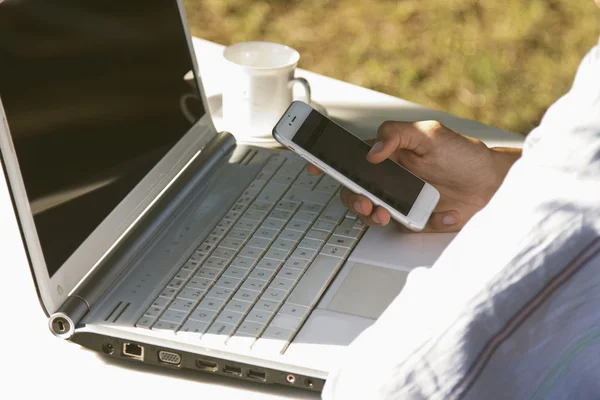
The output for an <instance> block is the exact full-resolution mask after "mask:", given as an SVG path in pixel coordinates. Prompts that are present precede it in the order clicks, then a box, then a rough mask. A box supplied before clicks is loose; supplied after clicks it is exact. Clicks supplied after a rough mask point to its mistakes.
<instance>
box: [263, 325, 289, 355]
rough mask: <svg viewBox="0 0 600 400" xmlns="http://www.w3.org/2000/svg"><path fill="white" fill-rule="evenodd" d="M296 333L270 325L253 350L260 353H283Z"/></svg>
mask: <svg viewBox="0 0 600 400" xmlns="http://www.w3.org/2000/svg"><path fill="white" fill-rule="evenodd" d="M295 334H296V332H295V331H291V330H287V329H284V328H278V327H275V326H270V327H268V328H267V329H265V331H264V332H263V334H262V335H261V337H260V338H259V339H258V340H257V341H256V342H255V343H254V344H253V345H252V352H253V353H255V354H257V355H259V354H263V355H265V356H266V355H275V354H281V353H283V351H284V350H285V349H286V348H287V346H288V344H289V343H290V341H291V340H292V338H293V337H294V335H295Z"/></svg>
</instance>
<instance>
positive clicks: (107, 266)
mask: <svg viewBox="0 0 600 400" xmlns="http://www.w3.org/2000/svg"><path fill="white" fill-rule="evenodd" d="M235 146H236V144H235V139H234V137H233V136H232V135H231V134H229V133H227V132H221V133H218V134H217V135H216V136H215V137H214V138H213V139H212V140H211V141H210V142H209V143H208V144H206V146H204V148H203V149H202V150H201V151H200V152H199V154H198V155H197V156H196V157H195V158H194V159H193V161H192V162H191V163H190V164H188V166H187V167H186V168H185V170H184V171H183V172H182V173H181V174H180V175H179V177H178V178H177V179H176V180H175V181H174V182H173V183H172V184H171V186H170V187H169V188H168V190H167V191H166V192H165V193H163V195H162V196H161V197H160V199H158V201H157V202H156V203H155V204H154V205H153V206H152V207H151V208H150V209H149V210H147V212H146V213H145V214H144V216H143V218H141V219H140V220H138V221H137V223H136V225H135V226H134V227H133V228H132V229H131V230H130V231H129V232H128V233H127V234H126V235H125V236H124V237H123V238H121V240H120V241H119V242H118V243H117V244H116V245H115V247H114V248H113V249H112V250H111V252H110V253H109V254H108V255H107V256H106V257H105V258H104V259H103V260H102V261H101V262H100V263H99V264H98V265H97V266H96V267H95V268H94V269H93V270H92V272H91V273H89V274H88V275H87V276H86V277H85V278H84V280H83V281H82V282H81V284H80V285H79V286H78V287H77V288H76V289H75V290H74V291H73V292H72V293H71V294H70V295H69V297H68V298H67V300H66V301H65V302H64V303H63V304H62V305H61V306H60V308H59V309H58V310H57V311H56V312H55V313H54V314H52V315H51V316H50V320H49V322H48V323H49V327H50V331H51V332H52V333H53V334H54V335H56V336H58V337H60V338H62V339H69V338H71V336H72V335H73V333H74V331H75V328H77V326H78V325H79V324H80V323H81V321H82V320H83V318H84V317H85V316H86V314H87V313H88V311H89V310H90V309H91V308H92V306H93V305H94V304H95V303H96V301H98V300H99V299H100V298H101V297H102V295H103V294H104V293H106V292H107V290H108V289H109V288H110V287H111V286H112V285H113V284H114V283H115V282H118V278H119V277H120V276H121V275H122V274H123V273H125V272H126V271H127V270H128V268H127V267H129V266H130V265H131V264H132V263H131V261H132V260H133V259H135V257H136V256H137V255H138V254H139V252H140V251H141V249H143V248H144V244H145V243H148V242H149V240H150V239H151V238H152V237H153V234H154V233H155V232H157V231H158V230H159V229H160V227H161V226H162V225H163V223H164V222H165V221H166V220H167V219H168V218H169V216H170V215H172V214H173V212H175V211H176V210H177V209H178V208H179V206H180V205H181V204H182V203H183V202H184V201H185V199H186V198H187V197H188V195H189V194H190V193H192V191H194V190H196V189H197V188H198V187H199V185H201V184H202V182H203V181H205V180H208V179H209V178H210V176H211V175H212V172H213V171H214V169H215V168H217V167H218V166H219V165H220V161H221V160H223V158H225V157H228V156H229V155H230V154H231V151H232V150H233V149H234V148H235Z"/></svg>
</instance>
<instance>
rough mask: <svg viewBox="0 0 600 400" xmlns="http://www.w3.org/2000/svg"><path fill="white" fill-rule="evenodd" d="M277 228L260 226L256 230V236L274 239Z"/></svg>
mask: <svg viewBox="0 0 600 400" xmlns="http://www.w3.org/2000/svg"><path fill="white" fill-rule="evenodd" d="M277 232H278V231H277V230H276V229H270V228H264V227H262V226H261V227H260V228H258V229H257V230H256V232H255V233H254V235H255V237H260V238H265V239H269V241H270V240H273V239H274V238H275V236H277Z"/></svg>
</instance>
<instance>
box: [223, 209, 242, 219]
mask: <svg viewBox="0 0 600 400" xmlns="http://www.w3.org/2000/svg"><path fill="white" fill-rule="evenodd" d="M240 215H241V214H240V213H239V212H236V211H229V212H228V213H227V214H225V216H224V217H223V219H230V220H232V221H235V220H237V219H238V218H239V217H240Z"/></svg>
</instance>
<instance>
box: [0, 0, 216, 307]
mask: <svg viewBox="0 0 600 400" xmlns="http://www.w3.org/2000/svg"><path fill="white" fill-rule="evenodd" d="M174 1H175V2H176V3H177V7H178V10H179V15H180V21H181V24H182V26H183V28H184V32H185V38H186V41H187V45H188V49H189V54H190V59H191V61H192V68H193V74H194V80H195V83H196V85H197V87H198V91H199V93H200V96H201V99H202V104H203V107H204V110H205V113H204V115H203V116H202V117H201V118H200V119H199V120H198V121H197V122H196V123H195V124H194V125H193V126H192V127H191V128H190V129H189V131H188V132H187V133H186V134H185V135H184V136H183V137H182V138H181V139H180V140H179V142H177V144H176V145H175V146H174V147H173V148H172V149H171V150H170V151H169V152H168V153H167V154H166V155H165V156H164V157H163V158H162V159H161V161H160V162H158V163H157V164H156V165H155V166H154V167H153V168H152V170H151V171H150V172H149V173H148V174H147V175H146V176H145V177H144V178H143V179H142V181H140V182H139V183H138V184H137V185H136V186H135V187H134V189H133V190H132V191H131V192H129V194H128V195H127V196H126V197H125V198H124V199H123V200H122V201H121V202H120V203H119V205H118V206H117V207H116V208H115V209H114V210H113V211H111V213H110V214H109V215H108V217H107V218H106V219H105V220H104V221H102V223H101V224H100V225H98V226H97V227H96V229H95V230H94V231H93V232H92V234H91V235H89V237H88V238H87V239H86V240H85V241H84V242H83V243H82V244H81V245H80V246H79V247H78V248H77V249H76V250H75V252H73V253H72V254H71V256H70V257H69V258H68V259H67V261H66V262H65V263H63V264H62V266H61V267H60V268H59V269H58V271H57V272H56V273H55V274H54V275H53V276H52V277H50V275H49V273H48V269H47V266H46V263H45V261H44V256H43V252H42V247H41V245H40V241H39V237H38V235H37V231H36V228H35V224H34V219H33V214H32V212H31V209H30V204H29V200H28V197H27V193H26V191H25V184H24V181H23V177H22V175H21V172H20V169H19V163H18V161H17V156H16V152H15V149H14V146H13V143H12V139H11V136H10V125H9V121H7V118H6V115H5V113H4V108H3V106H2V99H1V98H0V156H1V157H0V162H1V164H2V169H3V172H4V176H5V179H6V182H7V185H8V189H9V193H10V196H11V201H12V205H13V209H14V211H15V214H16V216H17V222H18V224H19V230H20V232H21V238H22V240H23V243H24V245H25V250H26V254H27V258H28V262H29V266H30V269H31V272H32V275H33V278H34V281H35V285H36V290H37V293H38V297H39V298H40V303H41V305H42V308H43V309H44V312H45V313H46V315H51V314H52V313H54V312H56V311H57V310H58V309H59V307H60V306H61V304H62V303H63V302H64V301H65V300H66V298H67V297H68V295H69V294H71V293H72V292H73V291H74V290H75V289H76V288H77V286H78V285H79V284H80V283H81V281H82V280H83V279H84V278H85V276H86V275H88V274H89V273H90V272H91V271H92V270H93V269H94V267H95V266H97V265H98V263H99V262H100V261H101V260H102V259H103V258H104V257H105V256H106V255H107V254H108V253H109V252H110V250H111V249H112V248H113V247H114V245H115V244H117V243H118V241H119V239H120V238H122V237H123V235H125V233H126V232H127V231H129V229H131V227H132V226H133V225H134V224H135V222H136V221H138V220H139V219H140V218H141V217H142V216H143V215H144V213H145V212H146V211H147V210H148V208H149V207H150V206H151V205H152V204H153V202H154V201H155V200H156V199H157V198H158V197H159V195H160V194H161V193H162V192H164V190H165V189H166V188H167V187H168V186H169V184H170V183H171V182H172V181H173V180H174V178H175V177H176V176H177V174H178V173H179V172H180V171H181V169H182V168H184V166H185V165H186V164H188V163H189V161H190V160H192V159H193V158H194V156H196V155H197V154H198V152H199V151H200V150H201V149H202V147H203V146H204V145H205V144H206V143H207V142H208V141H210V140H211V139H212V138H213V137H214V136H215V135H216V133H217V131H216V129H215V126H214V124H213V122H212V118H211V116H210V110H209V105H208V101H207V98H206V94H205V91H204V87H203V85H202V81H201V78H200V72H199V69H198V65H197V59H196V54H195V52H194V48H193V44H192V37H191V33H190V30H189V26H188V24H187V17H186V15H185V9H184V6H183V3H182V0H174ZM182 78H183V77H182Z"/></svg>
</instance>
